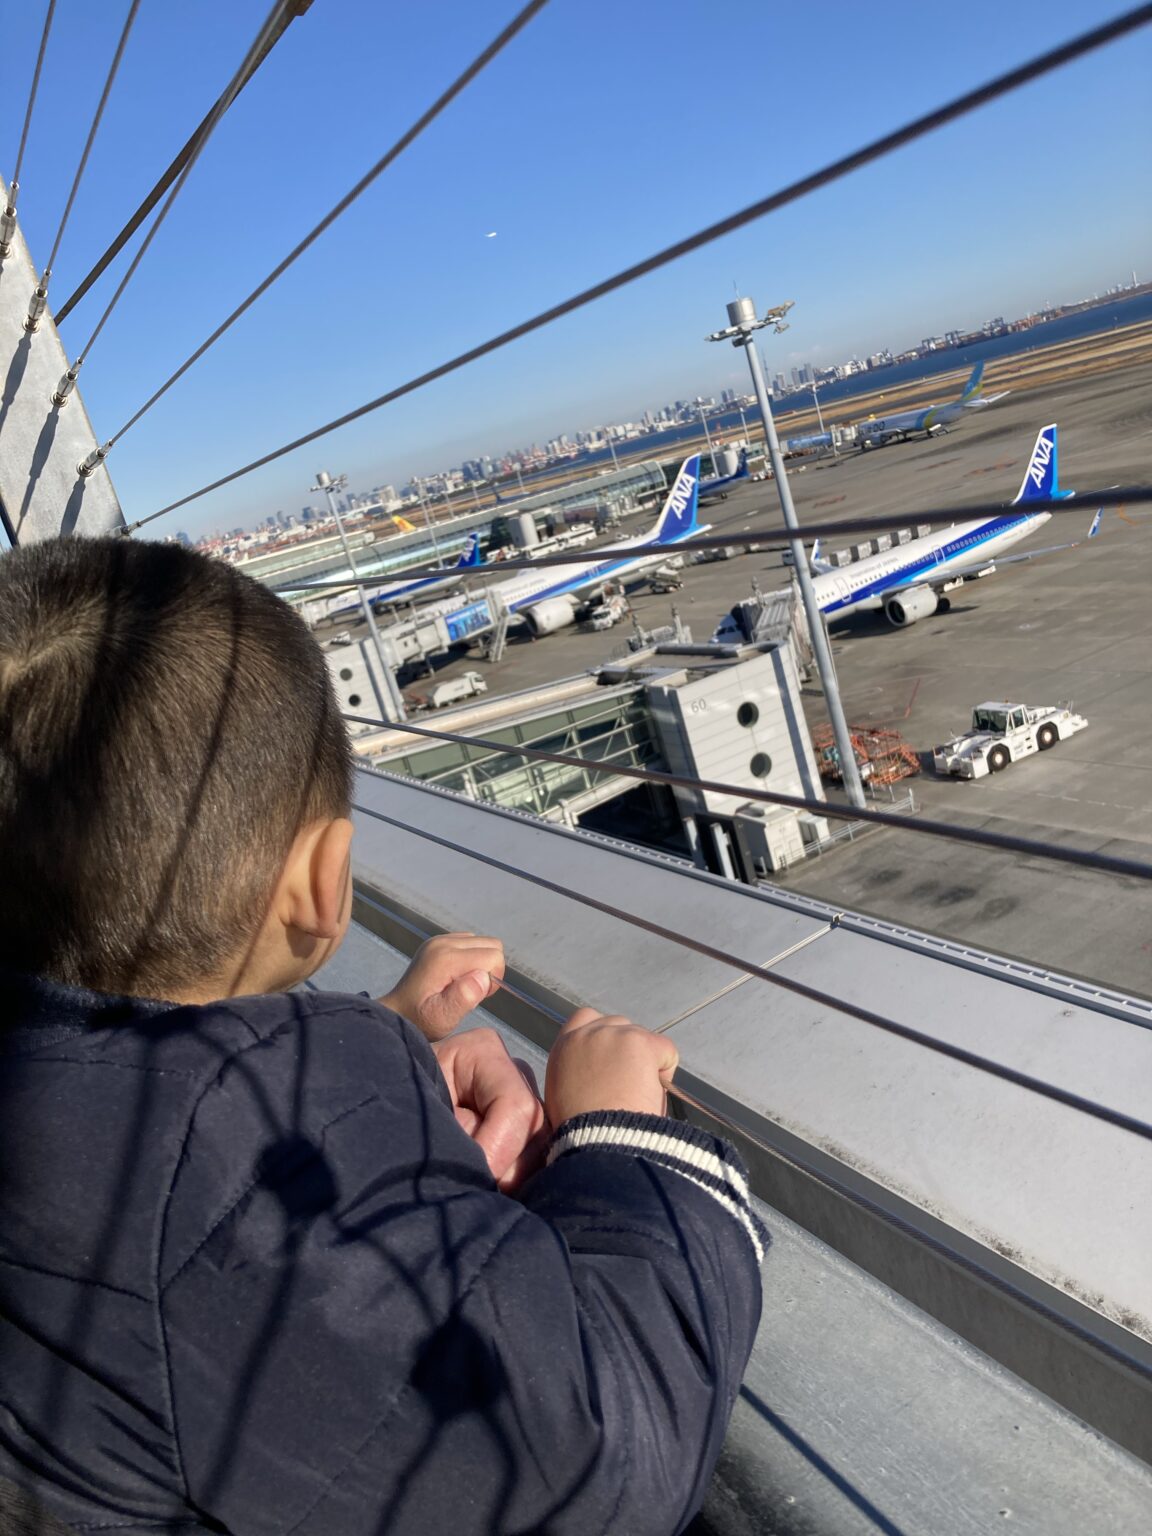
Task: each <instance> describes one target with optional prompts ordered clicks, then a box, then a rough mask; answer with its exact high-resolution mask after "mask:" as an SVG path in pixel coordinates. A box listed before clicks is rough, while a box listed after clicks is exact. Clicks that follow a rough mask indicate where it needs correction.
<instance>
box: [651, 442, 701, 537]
mask: <svg viewBox="0 0 1152 1536" xmlns="http://www.w3.org/2000/svg"><path fill="white" fill-rule="evenodd" d="M699 484H700V455H699V454H698V453H694V454H693V455H692V457H691V458H690V459H685V460H684V462H683V464H681V466H680V473H679V474H678V475H677V476H676V481H675V484H674V485H673V486H672V489H671V490H670V491H669V492H668V500H667V501H666V502H665V503H664V506H663V508H662V509H661V512H660V518H659V521H658V522H657V524H656V543H657V544H669V543H672V542H673V541H675V540H678V539H682V538H684V537H686V535H688V534H689V533H691V532H692V531H693V530H694V529H695V527H696V491H697V487H698V486H699Z"/></svg>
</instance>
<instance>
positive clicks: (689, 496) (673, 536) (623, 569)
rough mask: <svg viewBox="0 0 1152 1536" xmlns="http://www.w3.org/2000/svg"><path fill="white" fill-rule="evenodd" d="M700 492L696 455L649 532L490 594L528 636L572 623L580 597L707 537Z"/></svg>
mask: <svg viewBox="0 0 1152 1536" xmlns="http://www.w3.org/2000/svg"><path fill="white" fill-rule="evenodd" d="M699 492H700V455H699V454H698V453H694V454H693V455H692V456H691V457H690V458H687V459H685V460H684V462H683V464H682V465H681V466H680V472H679V473H678V474H677V476H676V479H675V481H674V482H673V485H672V489H671V490H670V491H669V492H668V496H667V499H666V500H665V502H664V505H663V507H662V508H661V510H660V516H659V517H658V518H657V519H656V523H655V525H654V526H653V528H652V529H651V531H650V532H649V533H646V534H642V535H641V536H640V537H639V538H636V539H629V540H628V541H627V542H626V543H623V544H614V545H612V547H611V548H610V549H605V550H604V551H603V554H604V558H603V560H599V561H596V562H591V563H589V564H586V565H560V566H556V565H554V566H550V567H547V568H546V569H543V570H541V571H539V572H537V571H521V572H519V573H518V574H517V575H515V576H511V577H509V578H508V580H507V581H498V582H495V583H494V584H493V586H492V587H491V588H490V589H489V590H490V591H491V592H493V593H495V594H496V595H497V596H498V597H499V599H500V601H501V602H502V603H503V605H504V606H505V607H506V608H507V609H508V611H509V613H511V614H514V615H518V616H519V617H520V618H522V619H523V620H524V622H525V623H526V624H527V626H528V628H529V629H530V630H531V632H532V634H533V635H549V634H552V633H553V631H555V630H557V629H564V628H565V627H566V626H567V625H569V624H572V623H575V620H576V611H577V609H578V608H579V607H580V606H581V599H580V597H579V594H581V593H584V594H587V593H588V592H589V590H591V589H594V588H596V587H602V586H603V585H604V584H605V582H609V581H621V580H623V579H624V578H625V577H627V576H630V575H632V574H634V573H635V572H637V571H642V570H645V569H647V568H648V567H649V566H657V565H661V564H662V563H663V562H664V561H665V560H666V559H667V558H668V551H669V549H671V548H673V547H674V546H675V545H677V544H682V543H683V542H684V540H685V539H690V538H692V537H693V535H694V534H699V533H706V532H707V531H708V529H709V528H710V527H711V524H710V523H705V524H701V523H700V522H699V521H698V520H697V511H698V507H699V501H698V497H699Z"/></svg>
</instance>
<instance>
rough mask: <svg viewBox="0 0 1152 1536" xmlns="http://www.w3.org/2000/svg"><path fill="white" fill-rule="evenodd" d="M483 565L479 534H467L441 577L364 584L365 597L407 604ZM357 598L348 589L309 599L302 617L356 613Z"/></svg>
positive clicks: (299, 590)
mask: <svg viewBox="0 0 1152 1536" xmlns="http://www.w3.org/2000/svg"><path fill="white" fill-rule="evenodd" d="M482 564H483V562H482V561H481V559H480V535H479V534H478V533H475V532H473V533H470V534H469V535H468V539H467V542H466V543H465V545H464V548H463V549H462V550H461V551H460V558H459V560H457V562H456V564H455V565H453V566H448V567H447V568H446V569H445V571H444V574H443V576H424V577H421V579H420V580H419V581H390V582H385V583H383V584H382V585H381V586H378V587H365V588H364V596H365V597H366V598H367V599H368V601H369V602H370V603H371V604H372V606H373V607H374V608H386V607H389V606H391V605H392V604H394V603H406V602H408V601H409V600H410V599H412V598H414V597H416V596H417V595H418V594H423V595H424V596H426V597H427V596H431V594H432V593H434V592H440V591H443V590H444V589H445V588H447V587H454V586H455V585H456V583H457V582H458V581H460V580H461V579H462V578H463V577H464V576H465V575H466V574H467V573H468V572H470V571H475V570H478V569H479V567H480V566H481V565H482ZM324 585H325V587H330V586H331V582H330V581H326V582H325V583H324ZM307 590H308V588H307V585H305V586H302V587H287V586H285V587H279V588H278V589H277V591H278V593H279V595H280V596H281V597H287V596H289V595H290V594H291V595H293V596H295V597H297V598H299V597H300V596H301V595H302V594H304V593H306V592H307ZM359 607H360V598H359V596H358V595H357V594H356V593H354V592H353V593H351V594H349V592H348V591H344V592H336V593H333V594H332V595H331V596H329V597H318V598H312V599H309V600H308V601H307V602H305V603H304V604H303V605H302V610H301V611H302V614H303V617H304V618H305V619H306V620H307V622H308V623H309V624H315V623H317V622H318V621H319V620H320V619H335V618H340V617H341V616H342V615H343V614H346V613H355V612H357V611H358V610H359Z"/></svg>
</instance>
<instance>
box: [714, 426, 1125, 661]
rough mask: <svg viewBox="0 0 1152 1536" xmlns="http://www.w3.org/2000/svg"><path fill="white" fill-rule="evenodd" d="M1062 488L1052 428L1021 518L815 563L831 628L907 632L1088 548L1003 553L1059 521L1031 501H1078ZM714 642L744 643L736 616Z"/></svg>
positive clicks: (1092, 533)
mask: <svg viewBox="0 0 1152 1536" xmlns="http://www.w3.org/2000/svg"><path fill="white" fill-rule="evenodd" d="M1058 486H1059V475H1058V470H1057V454H1056V426H1055V424H1053V425H1051V426H1048V427H1044V428H1042V429H1041V431H1040V433H1039V434H1038V436H1037V438H1036V446H1035V447H1034V448H1033V449H1032V457H1031V459H1030V460H1029V461H1028V469H1027V472H1026V473H1025V475H1024V480H1023V483H1022V484H1021V486H1020V490H1019V491H1018V492H1017V495H1016V498H1015V500H1014V501H1013V502H1012V506H1014V507H1021V508H1022V510H1021V511H1019V512H1008V511H1005V512H1002V513H1000V514H998V515H997V516H996V517H987V518H982V519H980V520H979V521H978V522H971V523H955V524H953V526H952V527H951V528H947V529H944V530H943V531H942V532H940V533H930V534H927V535H925V536H924V537H923V538H919V539H913V540H911V542H910V543H908V544H901V545H899V546H898V547H897V548H895V549H890V550H886V551H885V552H884V553H883V554H879V555H869V556H867V557H866V558H865V559H863V560H857V561H855V562H854V563H853V564H852V565H847V566H844V567H834V566H830V565H828V564H827V563H826V562H825V561H823V560H820V559H819V558H818V557H815V558H814V559H813V561H812V566H813V570H814V571H815V572H816V573H817V574H816V575H815V578H814V580H813V582H812V586H813V588H814V590H815V593H816V601H817V603H818V604H819V606H820V612H821V613H822V614H823V615H824V617H825V618H826V619H827V620H828V621H829V622H830V623H831V622H832V621H834V620H836V619H843V618H847V617H848V615H849V614H852V613H861V612H867V611H873V612H875V611H878V610H883V612H884V615H885V617H886V618H887V619H888V621H889V623H891V624H895V625H896V626H897V627H898V628H905V627H907V625H909V624H915V623H916V622H917V621H918V620H919V619H926V618H930V617H931V616H932V614H934V613H947V611H948V609H949V607H950V606H951V601H950V599H949V598H948V597H947V595H946V594H947V593H948V592H951V591H953V590H955V589H956V588H957V587H961V586H963V585H964V583H965V582H967V581H976V580H978V579H979V578H980V577H982V576H991V575H992V573H993V572H994V571H995V570H997V569H999V567H1000V566H1002V565H1013V564H1015V563H1016V562H1018V561H1022V560H1034V559H1036V557H1037V556H1038V555H1051V554H1055V553H1056V552H1057V551H1058V550H1062V549H1075V548H1076V547H1077V546H1078V545H1079V544H1081V543H1083V540H1082V539H1076V540H1074V541H1073V542H1072V543H1069V544H1054V545H1050V546H1049V547H1047V548H1045V549H1031V550H1028V552H1027V553H1021V554H1018V555H1005V554H1004V553H1003V552H1004V551H1005V550H1007V549H1009V548H1010V547H1011V546H1012V545H1013V544H1018V543H1019V542H1020V540H1021V539H1026V538H1027V537H1028V535H1029V534H1031V533H1034V532H1035V531H1036V529H1037V528H1039V527H1041V525H1042V524H1044V523H1046V522H1048V520H1049V518H1050V517H1051V516H1052V514H1051V513H1050V512H1045V511H1038V512H1030V511H1028V510H1026V509H1027V504H1028V503H1029V502H1030V501H1037V500H1052V499H1054V498H1058V499H1061V500H1062V499H1064V498H1065V497H1069V496H1072V495H1073V494H1074V492H1072V491H1061V490H1060V489H1058ZM1100 517H1101V513H1100V512H1097V513H1096V516H1095V517H1094V518H1093V519H1092V524H1091V527H1090V528H1089V529H1088V533H1087V537H1088V538H1090V539H1091V538H1095V537H1096V535H1097V533H1098V532H1099V531H1100ZM813 554H814V556H815V546H814V549H813ZM712 638H713V639H714V640H717V641H722V642H724V643H727V644H730V643H733V642H738V641H739V640H740V639H741V631H740V626H739V624H738V622H737V617H736V611H733V613H731V614H728V615H726V616H725V618H724V619H723V620H722V621H721V623H720V627H719V628H718V629H717V630H716V632H715V634H714V635H713V637H712Z"/></svg>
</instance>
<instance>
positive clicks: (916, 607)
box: [884, 587, 940, 629]
mask: <svg viewBox="0 0 1152 1536" xmlns="http://www.w3.org/2000/svg"><path fill="white" fill-rule="evenodd" d="M939 604H940V599H939V598H938V597H937V596H936V594H935V592H933V590H932V588H931V587H909V588H908V590H907V591H906V592H898V593H896V594H895V596H893V597H890V598H889V599H888V601H887V602H886V603H885V604H884V613H885V615H886V617H887V619H888V622H889V624H895V625H896V626H897V628H899V629H903V628H904V627H905V626H906V625H908V624H915V623H916V621H917V620H918V619H928V618H931V616H932V615H933V614H934V613H935V612H936V610H937V608H938V607H939Z"/></svg>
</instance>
